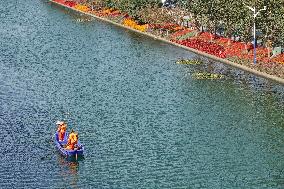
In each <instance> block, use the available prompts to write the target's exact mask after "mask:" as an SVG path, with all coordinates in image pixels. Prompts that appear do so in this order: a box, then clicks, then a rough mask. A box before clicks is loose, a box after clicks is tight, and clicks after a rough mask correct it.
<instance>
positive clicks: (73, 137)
mask: <svg viewBox="0 0 284 189" xmlns="http://www.w3.org/2000/svg"><path fill="white" fill-rule="evenodd" d="M78 138H79V137H78V133H75V132H74V131H73V129H72V130H71V132H70V134H69V137H68V142H67V145H66V147H65V149H66V150H74V149H75V147H76V146H77V144H78Z"/></svg>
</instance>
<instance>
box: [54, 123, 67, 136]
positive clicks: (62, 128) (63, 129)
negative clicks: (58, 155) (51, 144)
mask: <svg viewBox="0 0 284 189" xmlns="http://www.w3.org/2000/svg"><path fill="white" fill-rule="evenodd" d="M56 125H57V126H58V128H57V132H58V140H59V141H63V140H64V136H65V133H66V130H67V124H66V123H65V122H64V121H57V122H56Z"/></svg>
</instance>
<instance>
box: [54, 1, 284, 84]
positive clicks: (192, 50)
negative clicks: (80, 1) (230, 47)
mask: <svg viewBox="0 0 284 189" xmlns="http://www.w3.org/2000/svg"><path fill="white" fill-rule="evenodd" d="M49 2H50V3H53V4H56V5H59V6H62V7H64V8H66V9H69V10H73V11H75V12H79V13H82V14H84V15H88V16H91V17H94V18H96V19H98V20H102V21H104V22H108V23H111V24H113V25H116V26H119V27H122V28H125V29H127V30H131V31H133V32H136V33H140V34H142V35H146V36H148V37H151V38H154V39H156V40H159V41H163V42H165V43H168V44H171V45H174V46H176V47H180V48H183V49H186V50H188V51H191V52H194V53H196V54H198V55H201V56H204V57H206V58H209V59H212V60H215V61H217V62H221V63H224V64H227V65H230V66H232V67H235V68H238V69H241V70H243V71H246V72H249V73H251V74H254V75H257V76H259V77H262V78H265V79H268V80H271V81H274V82H276V83H279V84H282V85H284V79H282V78H280V77H277V76H273V75H270V74H267V73H264V72H260V71H257V70H254V69H252V68H249V67H247V66H244V65H241V64H237V63H234V62H231V61H229V60H226V59H222V58H219V57H216V56H213V55H210V54H207V53H204V52H201V51H199V50H196V49H193V48H189V47H186V46H183V45H180V44H177V43H174V42H171V41H168V40H166V39H164V38H161V37H158V36H155V35H153V34H149V33H146V32H141V31H138V30H135V29H133V28H130V27H127V26H123V25H121V24H118V23H116V22H113V21H111V20H108V19H105V18H102V17H99V16H96V15H94V14H91V13H87V12H83V11H80V10H77V9H74V8H72V7H69V6H66V5H63V4H60V3H57V2H55V1H53V0H49Z"/></svg>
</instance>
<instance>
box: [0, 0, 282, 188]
mask: <svg viewBox="0 0 284 189" xmlns="http://www.w3.org/2000/svg"><path fill="white" fill-rule="evenodd" d="M1 5H2V6H1ZM8 7H13V8H8ZM0 11H1V12H2V14H1V15H0V16H1V26H2V27H0V33H1V34H2V35H1V36H2V37H1V38H0V54H1V53H2V54H1V56H0V68H1V69H0V123H1V130H2V131H1V134H2V136H1V137H0V145H1V147H2V149H3V153H2V156H3V161H1V162H0V166H1V169H0V188H47V187H48V188H118V189H120V188H121V189H128V188H154V189H159V188H161V189H164V188H210V189H211V188H226V189H227V188H234V189H235V188H257V189H258V188H268V189H271V188H272V189H274V188H275V189H276V188H283V180H284V173H283V170H284V158H283V154H284V152H283V144H284V125H283V123H284V108H283V104H284V103H283V99H284V97H283V94H284V90H283V88H284V87H283V86H281V85H277V84H274V83H271V82H269V81H267V80H264V79H261V78H258V77H256V76H253V75H250V74H247V73H244V72H242V71H240V70H236V69H233V68H230V67H228V66H226V65H223V64H219V63H216V62H212V61H208V60H205V61H204V62H203V64H200V65H183V64H176V63H175V61H176V60H178V59H181V58H183V59H198V57H196V55H195V54H193V53H190V52H188V51H185V50H183V49H180V48H175V47H173V46H169V45H168V44H165V43H162V42H159V41H156V40H153V39H150V38H147V37H144V36H141V35H140V34H136V33H133V32H130V31H125V30H124V29H122V28H118V27H116V26H113V25H109V24H106V23H103V22H100V21H91V22H89V21H87V22H85V21H84V22H82V23H81V22H80V23H78V22H77V21H76V20H77V19H84V17H81V16H80V15H78V14H73V13H70V12H69V11H66V10H64V9H61V8H58V7H54V6H50V5H49V4H46V3H43V2H42V1H34V0H26V1H0ZM196 72H197V73H198V72H210V73H216V74H222V75H225V76H226V77H225V78H224V79H220V80H195V79H192V74H194V73H196ZM66 112H68V113H66ZM65 118H66V119H67V121H68V124H69V122H70V124H69V126H68V128H73V129H74V130H76V131H78V132H79V135H80V142H82V144H83V145H84V147H85V149H86V150H87V152H88V154H87V156H86V157H85V159H84V160H83V161H78V162H76V161H75V162H74V161H68V160H66V159H64V157H62V156H60V155H59V153H58V151H56V150H54V151H53V149H55V147H54V144H51V143H50V142H49V141H50V138H51V137H52V136H53V134H54V131H55V130H56V127H55V125H54V123H55V121H56V120H61V119H65ZM31 154H32V155H31Z"/></svg>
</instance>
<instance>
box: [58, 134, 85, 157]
mask: <svg viewBox="0 0 284 189" xmlns="http://www.w3.org/2000/svg"><path fill="white" fill-rule="evenodd" d="M67 139H68V133H65V136H64V140H63V141H59V140H58V133H57V132H56V133H55V134H54V143H55V146H56V148H57V150H58V151H59V152H60V154H61V155H63V156H65V157H75V156H83V155H84V147H83V146H82V145H81V143H80V141H78V147H79V148H78V149H76V150H66V149H65V148H64V147H63V146H64V145H65V144H67Z"/></svg>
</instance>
